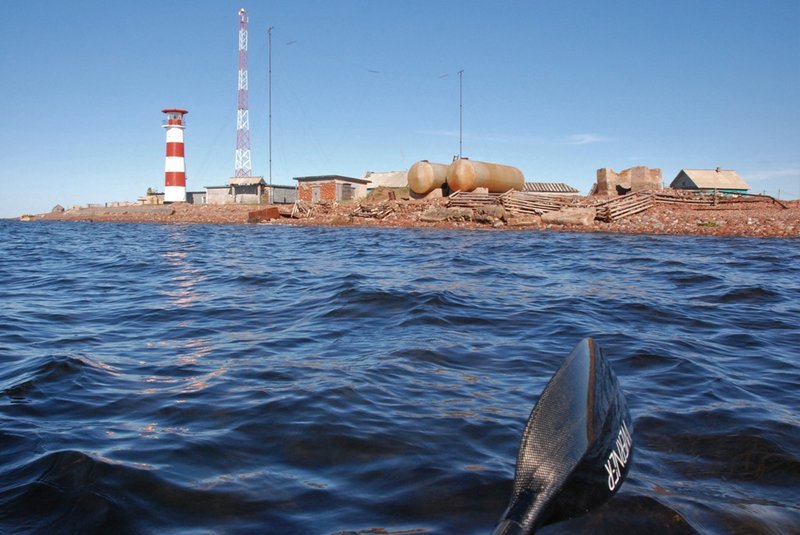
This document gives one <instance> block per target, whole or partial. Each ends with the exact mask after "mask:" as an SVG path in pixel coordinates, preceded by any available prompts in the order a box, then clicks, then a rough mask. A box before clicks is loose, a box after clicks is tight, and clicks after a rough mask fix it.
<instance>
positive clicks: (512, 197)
mask: <svg viewBox="0 0 800 535" xmlns="http://www.w3.org/2000/svg"><path fill="white" fill-rule="evenodd" d="M500 202H501V203H502V205H503V208H505V210H506V211H507V212H511V213H516V214H534V215H542V214H544V213H546V212H555V211H557V210H561V209H562V208H563V207H564V206H566V203H565V202H564V201H561V200H559V199H557V198H554V197H551V196H549V195H537V194H535V193H527V192H524V191H515V190H511V191H507V192H505V193H503V194H502V195H501V196H500Z"/></svg>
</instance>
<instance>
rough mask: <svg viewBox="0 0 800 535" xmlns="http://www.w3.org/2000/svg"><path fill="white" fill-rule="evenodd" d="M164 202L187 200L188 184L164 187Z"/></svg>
mask: <svg viewBox="0 0 800 535" xmlns="http://www.w3.org/2000/svg"><path fill="white" fill-rule="evenodd" d="M164 202H186V186H166V187H164Z"/></svg>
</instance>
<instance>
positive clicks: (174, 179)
mask: <svg viewBox="0 0 800 535" xmlns="http://www.w3.org/2000/svg"><path fill="white" fill-rule="evenodd" d="M161 111H162V112H163V113H166V114H167V118H166V120H164V124H163V126H164V128H166V129H167V158H166V161H165V163H164V202H186V163H185V162H184V159H183V129H184V128H186V125H185V124H184V122H183V116H184V115H186V114H187V113H189V112H188V111H186V110H181V109H177V108H167V109H165V110H161Z"/></svg>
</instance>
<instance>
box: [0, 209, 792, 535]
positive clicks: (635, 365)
mask: <svg viewBox="0 0 800 535" xmlns="http://www.w3.org/2000/svg"><path fill="white" fill-rule="evenodd" d="M799 251H800V240H756V239H717V238H687V237H647V236H620V235H591V234H560V233H550V232H548V233H536V232H488V231H479V232H464V231H439V230H388V229H382V230H376V229H358V228H343V229H338V228H319V229H316V228H291V227H270V226H201V225H195V226H161V225H136V224H119V225H118V224H85V223H76V224H71V223H52V224H47V223H42V224H30V223H29V224H25V223H18V222H0V363H1V366H0V532H3V533H34V532H36V533H38V532H42V533H59V532H65V533H72V532H86V533H91V532H96V533H298V534H306V533H308V534H317V533H319V534H339V535H342V534H351V533H442V534H456V533H458V534H472V533H475V534H486V533H490V532H491V529H492V527H493V526H494V523H495V521H496V520H497V519H498V517H499V515H500V514H501V513H502V511H503V509H504V507H505V505H506V502H507V499H508V497H509V496H510V492H511V480H512V478H513V471H514V462H515V455H516V450H517V447H518V443H519V437H520V433H521V431H522V428H523V426H524V423H525V420H526V418H527V416H528V414H529V412H530V409H531V407H532V406H533V404H534V402H535V401H536V399H537V397H538V395H539V393H540V392H541V390H542V388H543V387H544V385H545V383H546V382H547V380H548V379H549V378H550V376H551V374H552V373H553V371H554V370H555V369H556V368H557V367H558V365H559V364H560V362H561V360H562V359H563V357H564V356H565V355H567V354H568V353H569V352H570V350H571V349H572V347H573V346H574V345H575V344H576V343H577V342H578V341H579V340H580V339H581V338H583V337H585V336H589V335H591V336H594V337H595V338H596V340H597V341H598V342H599V344H600V345H601V346H602V347H603V348H604V349H605V352H606V354H607V355H608V356H609V357H610V359H611V361H612V363H613V365H614V367H615V370H616V372H617V374H618V376H619V378H620V381H621V384H622V386H623V388H624V389H625V391H626V394H627V396H628V401H629V404H630V406H631V409H632V413H633V418H634V422H635V435H634V437H635V443H636V447H637V451H636V456H635V459H634V465H633V468H632V470H631V473H630V476H629V479H628V481H627V482H626V483H625V484H624V485H623V487H622V490H621V492H620V494H618V495H617V496H616V497H615V498H614V499H613V500H611V501H610V502H609V503H608V504H607V505H605V506H603V507H602V508H600V509H598V510H596V511H594V512H592V513H591V514H589V515H586V516H584V517H581V518H578V519H575V520H572V521H570V522H566V523H560V524H553V525H551V526H549V527H547V528H545V529H544V530H542V532H543V533H589V532H595V533H615V534H621V533H630V532H643V530H649V532H650V533H654V534H655V533H694V532H699V533H742V534H744V533H747V534H750V533H798V532H800V528H799V527H798V526H800V500H799V499H798V496H800V371H798V353H800V351H798V343H799V342H800V252H799ZM383 530H385V531H383Z"/></svg>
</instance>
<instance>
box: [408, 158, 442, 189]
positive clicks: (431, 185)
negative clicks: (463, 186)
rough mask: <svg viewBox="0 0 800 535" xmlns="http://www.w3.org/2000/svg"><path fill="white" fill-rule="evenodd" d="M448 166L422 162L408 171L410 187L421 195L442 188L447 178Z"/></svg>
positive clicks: (426, 161)
mask: <svg viewBox="0 0 800 535" xmlns="http://www.w3.org/2000/svg"><path fill="white" fill-rule="evenodd" d="M447 168H448V166H447V164H444V163H431V162H429V161H428V160H421V161H419V162H417V163H415V164H414V165H412V166H411V168H410V169H409V170H408V187H409V188H411V191H413V192H414V193H418V194H420V195H425V194H426V193H430V192H431V191H433V190H435V189H436V188H441V187H442V186H443V185H444V182H445V179H446V178H447Z"/></svg>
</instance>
